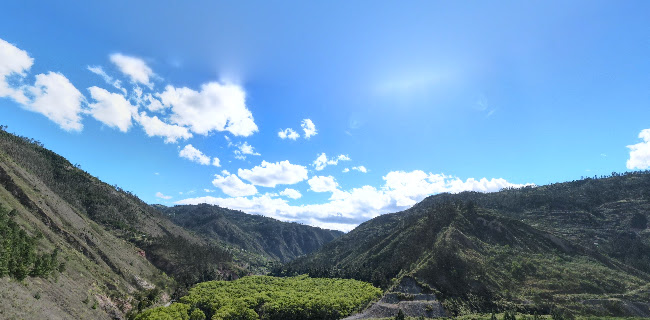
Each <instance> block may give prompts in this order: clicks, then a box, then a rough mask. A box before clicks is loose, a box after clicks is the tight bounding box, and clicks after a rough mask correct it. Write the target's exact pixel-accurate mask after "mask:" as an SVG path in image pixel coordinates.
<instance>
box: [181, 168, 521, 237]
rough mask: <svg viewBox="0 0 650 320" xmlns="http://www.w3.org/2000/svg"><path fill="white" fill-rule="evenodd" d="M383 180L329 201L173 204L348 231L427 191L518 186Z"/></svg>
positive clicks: (410, 177) (394, 176)
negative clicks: (211, 206)
mask: <svg viewBox="0 0 650 320" xmlns="http://www.w3.org/2000/svg"><path fill="white" fill-rule="evenodd" d="M384 180H385V181H386V183H385V185H384V186H383V187H382V188H380V189H377V188H375V187H372V186H363V187H360V188H353V189H351V190H348V191H341V190H337V189H334V192H333V194H332V197H331V198H330V200H329V202H326V203H321V204H309V205H299V206H292V205H290V204H289V203H288V201H287V200H285V199H281V198H273V197H272V196H271V195H269V194H265V195H261V196H257V197H252V198H244V197H235V198H215V197H201V198H190V199H184V200H181V201H177V202H176V204H197V203H210V204H216V205H219V206H223V207H227V208H231V209H236V210H242V211H244V212H247V213H252V214H261V215H265V216H269V217H273V218H276V219H280V220H284V221H296V222H301V223H306V224H309V225H313V226H319V227H325V228H334V229H338V230H342V231H349V230H351V229H353V228H354V227H355V226H357V225H358V224H360V223H361V222H363V221H366V220H368V219H371V218H374V217H376V216H378V215H381V214H385V213H389V212H397V211H400V210H405V209H407V208H409V207H411V206H412V205H413V204H415V203H416V202H419V201H421V200H422V199H424V197H426V196H429V195H431V194H436V193H441V192H453V193H456V192H461V191H466V190H474V191H480V192H491V191H497V190H499V189H501V188H504V187H521V186H522V185H518V184H512V183H509V182H507V181H505V180H504V179H490V180H488V179H485V178H483V179H480V180H475V179H472V178H470V179H467V180H465V181H462V180H460V179H459V178H456V177H453V176H447V175H444V174H431V173H429V174H427V173H424V172H423V171H419V170H416V171H412V172H403V171H393V172H389V173H388V174H387V175H386V176H384ZM329 189H330V190H331V189H332V188H331V187H330V188H329ZM280 194H282V192H280Z"/></svg>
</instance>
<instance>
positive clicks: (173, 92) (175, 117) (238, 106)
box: [158, 82, 258, 137]
mask: <svg viewBox="0 0 650 320" xmlns="http://www.w3.org/2000/svg"><path fill="white" fill-rule="evenodd" d="M158 96H159V98H160V100H161V102H162V104H163V105H164V106H165V107H171V111H172V114H171V117H170V120H171V121H172V122H173V123H176V124H178V125H181V126H187V127H189V128H190V129H191V130H192V131H193V132H194V133H197V134H202V135H207V134H208V133H210V132H212V131H214V130H216V131H228V132H230V133H232V134H233V135H236V136H244V137H247V136H250V135H251V134H253V133H254V132H257V130H258V129H257V125H256V124H255V122H254V121H253V114H252V113H251V112H250V111H249V110H248V109H247V108H246V93H245V92H244V90H243V89H242V88H241V87H239V86H237V85H233V84H220V83H217V82H210V83H206V84H203V85H202V86H201V89H200V91H195V90H192V89H189V88H175V87H172V86H167V87H166V88H165V91H164V92H163V93H161V94H159V95H158Z"/></svg>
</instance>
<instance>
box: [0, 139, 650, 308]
mask: <svg viewBox="0 0 650 320" xmlns="http://www.w3.org/2000/svg"><path fill="white" fill-rule="evenodd" d="M649 209H650V173H648V172H628V173H625V174H612V175H611V176H608V177H594V178H587V179H582V180H578V181H572V182H565V183H556V184H551V185H545V186H535V187H532V186H527V187H523V188H509V189H504V190H502V191H500V192H494V193H478V192H462V193H457V194H439V195H434V196H430V197H427V198H426V199H424V200H423V201H421V202H419V203H418V204H416V205H414V206H413V207H411V208H410V209H408V210H405V211H402V212H396V213H390V214H384V215H381V216H378V217H376V218H374V219H371V220H369V221H366V222H364V223H362V224H361V225H359V226H358V227H357V228H355V229H354V230H352V231H350V232H349V233H346V234H343V233H342V232H340V231H333V230H326V229H321V228H316V227H311V226H306V225H301V224H297V223H287V222H281V221H279V220H275V219H271V218H266V217H263V216H259V215H250V214H246V213H244V212H241V211H236V210H230V209H226V208H222V207H219V206H214V205H207V204H199V205H182V206H172V207H167V206H162V205H149V204H147V203H145V202H143V201H141V200H140V199H139V198H138V197H137V196H135V195H134V194H132V193H130V192H127V191H124V190H122V189H121V188H119V187H117V186H110V185H108V184H106V183H104V182H102V181H100V180H99V179H97V178H95V177H93V176H92V175H90V174H89V173H87V172H85V171H83V170H81V169H80V168H79V167H78V166H75V165H73V164H71V163H70V162H69V161H67V160H66V159H65V158H63V157H61V156H59V155H57V154H56V153H54V152H52V151H50V150H48V149H46V148H45V147H44V146H43V145H42V144H40V143H39V142H37V141H34V140H31V139H29V138H26V137H20V136H16V135H14V134H11V133H8V132H6V131H0V213H1V214H0V222H2V226H0V227H2V228H5V229H2V230H11V231H6V232H3V235H1V236H0V239H1V240H2V241H0V242H1V243H3V248H2V251H0V253H1V254H2V255H1V256H0V257H1V259H0V275H2V276H3V277H2V278H0V297H2V299H3V301H4V302H5V303H3V305H2V307H0V318H6V319H20V318H29V315H34V314H47V315H48V318H49V319H70V318H76V319H176V318H178V319H210V318H211V319H258V318H260V319H339V318H343V317H349V318H348V319H373V318H381V317H384V318H386V317H390V318H393V317H395V316H399V315H398V313H399V314H404V315H405V316H406V317H460V318H461V319H463V317H469V316H471V315H476V317H484V316H485V315H486V314H491V313H498V314H503V312H505V311H508V312H510V311H512V312H516V313H517V314H520V315H528V316H529V317H533V315H542V316H543V317H551V316H552V317H553V319H556V320H557V318H562V317H564V318H567V319H568V318H571V317H585V316H598V317H612V316H616V317H650V303H649V302H648V301H650V284H649V283H650V230H649V229H648V219H649V218H650V216H649V212H650V211H649ZM21 230H22V231H21ZM14 234H15V236H13V235H14ZM19 247H20V248H23V247H24V248H25V249H24V250H23V251H20V250H18V248H19ZM271 276H274V277H271ZM228 299H231V300H228ZM364 310H365V311H364ZM499 317H501V316H499Z"/></svg>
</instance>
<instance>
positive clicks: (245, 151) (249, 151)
mask: <svg viewBox="0 0 650 320" xmlns="http://www.w3.org/2000/svg"><path fill="white" fill-rule="evenodd" d="M226 140H228V146H229V147H230V146H233V145H234V146H235V147H236V148H237V150H235V151H233V152H234V153H235V158H236V159H239V160H246V155H252V156H259V155H260V154H259V152H255V148H253V146H251V145H250V144H248V142H246V141H244V143H241V142H240V143H238V144H234V143H232V142H230V139H226Z"/></svg>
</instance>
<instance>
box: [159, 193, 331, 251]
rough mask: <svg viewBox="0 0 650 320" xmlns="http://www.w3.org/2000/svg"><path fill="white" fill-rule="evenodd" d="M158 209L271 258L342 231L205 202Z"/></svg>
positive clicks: (313, 246)
mask: <svg viewBox="0 0 650 320" xmlns="http://www.w3.org/2000/svg"><path fill="white" fill-rule="evenodd" d="M161 210H162V212H163V213H164V214H166V215H167V216H168V217H169V218H170V219H171V220H172V221H173V222H175V223H176V224H178V225H180V226H182V227H185V228H187V229H189V230H193V231H196V232H198V233H200V234H202V235H205V236H207V237H208V238H211V239H216V240H218V241H221V242H225V243H229V244H232V245H234V246H237V247H238V248H240V249H243V250H246V251H249V252H252V253H255V254H258V255H260V256H262V257H264V258H265V259H268V260H271V261H280V262H288V261H291V260H293V259H295V258H297V257H299V256H301V255H304V254H307V253H311V252H313V251H315V250H317V249H319V248H320V247H322V246H323V245H324V244H325V243H328V242H330V241H332V240H334V239H336V238H338V237H340V236H341V235H343V232H341V231H335V230H326V229H321V228H316V227H311V226H307V225H302V224H298V223H286V222H281V221H279V220H276V219H272V218H267V217H263V216H259V215H252V214H246V213H244V212H241V211H237V210H231V209H226V208H221V207H219V206H213V205H208V204H200V205H183V206H174V207H169V208H167V207H166V208H162V209H161Z"/></svg>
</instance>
